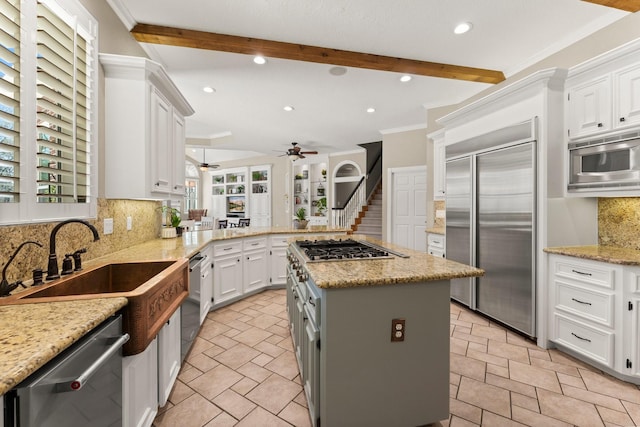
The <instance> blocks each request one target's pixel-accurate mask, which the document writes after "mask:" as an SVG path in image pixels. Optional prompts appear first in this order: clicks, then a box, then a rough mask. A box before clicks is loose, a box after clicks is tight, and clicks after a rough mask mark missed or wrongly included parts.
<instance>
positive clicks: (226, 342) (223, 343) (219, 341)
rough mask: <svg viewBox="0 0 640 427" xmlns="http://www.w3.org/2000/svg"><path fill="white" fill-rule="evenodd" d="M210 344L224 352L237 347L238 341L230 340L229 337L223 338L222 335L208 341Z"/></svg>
mask: <svg viewBox="0 0 640 427" xmlns="http://www.w3.org/2000/svg"><path fill="white" fill-rule="evenodd" d="M210 342H211V344H215V345H217V346H219V347H222V348H224V349H225V350H229V349H230V348H231V347H233V346H234V345H238V341H235V340H232V339H231V338H229V337H225V336H224V335H217V336H215V337H213V338H211V340H210Z"/></svg>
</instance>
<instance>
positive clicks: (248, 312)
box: [240, 308, 262, 322]
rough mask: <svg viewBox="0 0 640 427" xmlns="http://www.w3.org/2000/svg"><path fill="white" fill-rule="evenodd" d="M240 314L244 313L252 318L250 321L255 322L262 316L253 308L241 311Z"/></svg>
mask: <svg viewBox="0 0 640 427" xmlns="http://www.w3.org/2000/svg"><path fill="white" fill-rule="evenodd" d="M240 313H242V314H243V315H245V316H249V317H251V319H250V320H253V319H255V318H256V317H258V316H260V315H261V314H262V313H260V312H259V311H258V310H254V309H253V308H245V309H243V310H240ZM250 320H247V322H249V321H250Z"/></svg>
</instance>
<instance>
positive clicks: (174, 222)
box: [159, 206, 182, 237]
mask: <svg viewBox="0 0 640 427" xmlns="http://www.w3.org/2000/svg"><path fill="white" fill-rule="evenodd" d="M159 209H160V210H161V211H162V213H163V214H164V216H165V218H164V221H163V222H164V227H165V228H169V229H173V231H165V230H163V231H162V237H175V236H182V227H180V223H181V222H182V218H181V217H180V211H179V210H178V209H176V208H172V207H169V206H161V207H160V208H159Z"/></svg>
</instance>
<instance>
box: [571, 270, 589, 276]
mask: <svg viewBox="0 0 640 427" xmlns="http://www.w3.org/2000/svg"><path fill="white" fill-rule="evenodd" d="M571 271H572V272H574V273H576V274H581V275H583V276H591V273H585V272H584V271H578V270H571Z"/></svg>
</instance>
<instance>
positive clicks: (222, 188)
mask: <svg viewBox="0 0 640 427" xmlns="http://www.w3.org/2000/svg"><path fill="white" fill-rule="evenodd" d="M210 215H211V216H213V217H214V218H217V219H224V218H229V219H232V220H233V219H234V218H250V219H251V223H250V225H252V226H271V165H263V166H251V167H242V168H233V169H221V170H218V171H215V172H213V173H211V209H210Z"/></svg>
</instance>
